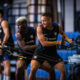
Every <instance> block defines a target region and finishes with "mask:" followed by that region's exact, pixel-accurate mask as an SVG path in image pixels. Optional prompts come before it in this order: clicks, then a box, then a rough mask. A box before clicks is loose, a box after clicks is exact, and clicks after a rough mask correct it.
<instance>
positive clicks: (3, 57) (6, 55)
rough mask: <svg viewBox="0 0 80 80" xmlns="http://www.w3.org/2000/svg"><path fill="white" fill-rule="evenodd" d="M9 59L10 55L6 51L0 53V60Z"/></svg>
mask: <svg viewBox="0 0 80 80" xmlns="http://www.w3.org/2000/svg"><path fill="white" fill-rule="evenodd" d="M8 59H10V55H9V53H8V52H6V54H4V53H3V55H0V61H1V62H2V61H5V60H8Z"/></svg>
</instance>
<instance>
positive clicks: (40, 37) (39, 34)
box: [37, 27, 61, 46]
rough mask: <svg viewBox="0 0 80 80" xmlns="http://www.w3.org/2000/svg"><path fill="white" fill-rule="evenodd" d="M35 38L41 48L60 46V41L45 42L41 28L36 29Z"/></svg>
mask: <svg viewBox="0 0 80 80" xmlns="http://www.w3.org/2000/svg"><path fill="white" fill-rule="evenodd" d="M37 37H38V40H39V41H40V43H41V44H42V46H53V45H60V44H61V41H46V39H45V37H44V35H43V32H42V28H41V27H37Z"/></svg>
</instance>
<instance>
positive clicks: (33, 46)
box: [16, 33, 38, 51]
mask: <svg viewBox="0 0 80 80" xmlns="http://www.w3.org/2000/svg"><path fill="white" fill-rule="evenodd" d="M16 38H17V41H18V44H19V46H20V47H21V49H23V50H24V51H26V50H30V51H32V50H34V49H35V48H36V47H37V46H38V45H36V44H35V45H26V42H25V41H24V40H23V39H22V37H21V35H20V34H19V33H17V34H16Z"/></svg>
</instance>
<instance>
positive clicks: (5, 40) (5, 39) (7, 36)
mask: <svg viewBox="0 0 80 80" xmlns="http://www.w3.org/2000/svg"><path fill="white" fill-rule="evenodd" d="M8 39H9V35H5V36H4V38H3V41H2V46H3V45H4V44H5V43H7V41H8Z"/></svg>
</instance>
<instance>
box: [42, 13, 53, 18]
mask: <svg viewBox="0 0 80 80" xmlns="http://www.w3.org/2000/svg"><path fill="white" fill-rule="evenodd" d="M42 16H46V17H50V18H52V16H51V13H43V14H42Z"/></svg>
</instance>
